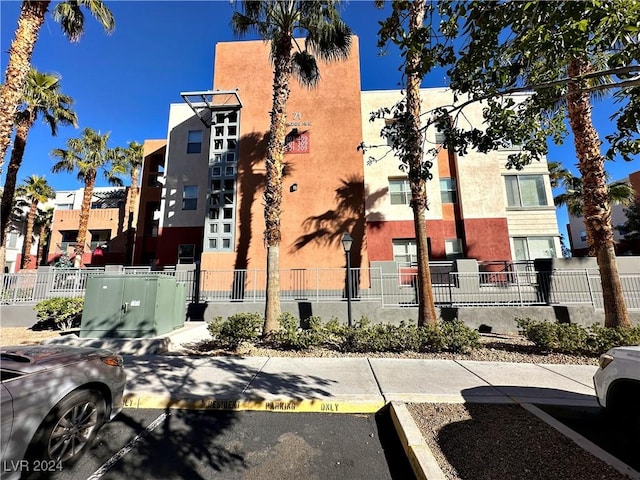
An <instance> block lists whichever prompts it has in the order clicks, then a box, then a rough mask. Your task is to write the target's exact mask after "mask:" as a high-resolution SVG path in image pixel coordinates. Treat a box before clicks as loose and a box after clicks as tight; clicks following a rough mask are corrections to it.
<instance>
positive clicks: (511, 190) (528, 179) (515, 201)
mask: <svg viewBox="0 0 640 480" xmlns="http://www.w3.org/2000/svg"><path fill="white" fill-rule="evenodd" d="M504 180H505V185H506V187H507V205H508V206H510V207H540V206H544V205H547V196H546V193H545V190H544V177H543V176H542V175H506V176H505V177H504Z"/></svg>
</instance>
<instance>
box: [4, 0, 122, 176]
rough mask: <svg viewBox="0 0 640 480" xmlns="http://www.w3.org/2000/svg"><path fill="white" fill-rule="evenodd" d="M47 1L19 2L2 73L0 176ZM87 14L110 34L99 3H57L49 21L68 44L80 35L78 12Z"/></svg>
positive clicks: (107, 16)
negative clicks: (15, 24) (18, 12)
mask: <svg viewBox="0 0 640 480" xmlns="http://www.w3.org/2000/svg"><path fill="white" fill-rule="evenodd" d="M50 3H51V0H37V1H35V0H23V2H22V7H21V10H20V17H19V18H18V28H17V29H16V32H15V35H14V37H13V41H12V42H11V47H10V48H9V62H8V64H7V70H6V71H5V81H4V86H3V87H2V92H1V93H0V173H1V172H2V165H3V164H4V157H5V154H6V153H7V148H8V147H9V142H10V139H11V130H12V129H13V126H14V123H13V122H14V120H15V114H16V111H17V109H18V106H19V105H20V102H21V100H22V92H23V90H24V87H25V83H26V81H27V77H28V75H29V70H30V68H31V55H32V54H33V49H34V47H35V44H36V41H37V40H38V35H39V33H40V29H41V28H42V25H43V24H44V20H45V15H46V13H47V11H48V9H49V4H50ZM81 7H85V8H87V9H88V10H89V12H90V13H91V15H92V16H93V17H95V18H96V19H97V20H98V22H100V24H101V25H102V27H103V28H104V29H105V30H106V31H107V33H110V32H112V31H113V29H114V28H115V20H114V18H113V14H112V13H111V10H109V9H108V8H107V7H106V6H105V5H104V4H103V2H102V0H69V1H63V2H60V3H57V4H56V6H55V7H54V9H53V19H54V20H55V21H56V22H59V23H60V25H61V27H62V33H63V34H64V35H65V36H67V37H69V39H70V40H71V41H72V42H76V41H78V40H79V39H80V37H81V36H82V34H83V33H84V14H83V13H82V8H81Z"/></svg>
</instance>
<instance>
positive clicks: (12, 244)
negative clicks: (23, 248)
mask: <svg viewBox="0 0 640 480" xmlns="http://www.w3.org/2000/svg"><path fill="white" fill-rule="evenodd" d="M19 235H20V234H19V233H18V232H16V231H15V230H13V231H11V232H9V238H7V248H16V247H17V246H18V236H19Z"/></svg>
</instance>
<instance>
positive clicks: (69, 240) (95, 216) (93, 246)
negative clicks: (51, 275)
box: [48, 187, 129, 265]
mask: <svg viewBox="0 0 640 480" xmlns="http://www.w3.org/2000/svg"><path fill="white" fill-rule="evenodd" d="M83 194H84V189H83V188H81V189H78V190H71V191H62V192H56V198H55V200H54V202H53V203H54V206H55V210H54V214H53V223H52V226H51V238H50V248H49V256H48V263H49V264H55V263H56V262H57V261H58V260H59V259H60V257H61V256H62V255H64V254H65V253H67V254H69V256H71V257H73V252H74V247H75V244H76V240H77V237H78V226H79V224H80V208H81V206H82V198H83ZM127 194H128V188H126V187H95V189H94V191H93V197H92V200H91V212H90V214H89V232H88V235H87V244H86V245H85V250H84V251H85V253H84V255H83V258H82V264H83V265H104V264H105V263H111V264H121V265H127V264H128V263H129V262H126V259H125V251H126V238H127V235H126V229H127V221H126V214H125V203H126V202H125V201H126V195H127Z"/></svg>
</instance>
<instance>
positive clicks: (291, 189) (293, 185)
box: [289, 183, 298, 192]
mask: <svg viewBox="0 0 640 480" xmlns="http://www.w3.org/2000/svg"><path fill="white" fill-rule="evenodd" d="M297 190H298V184H297V183H294V184H292V185H291V186H290V187H289V191H290V192H295V191H297Z"/></svg>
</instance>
